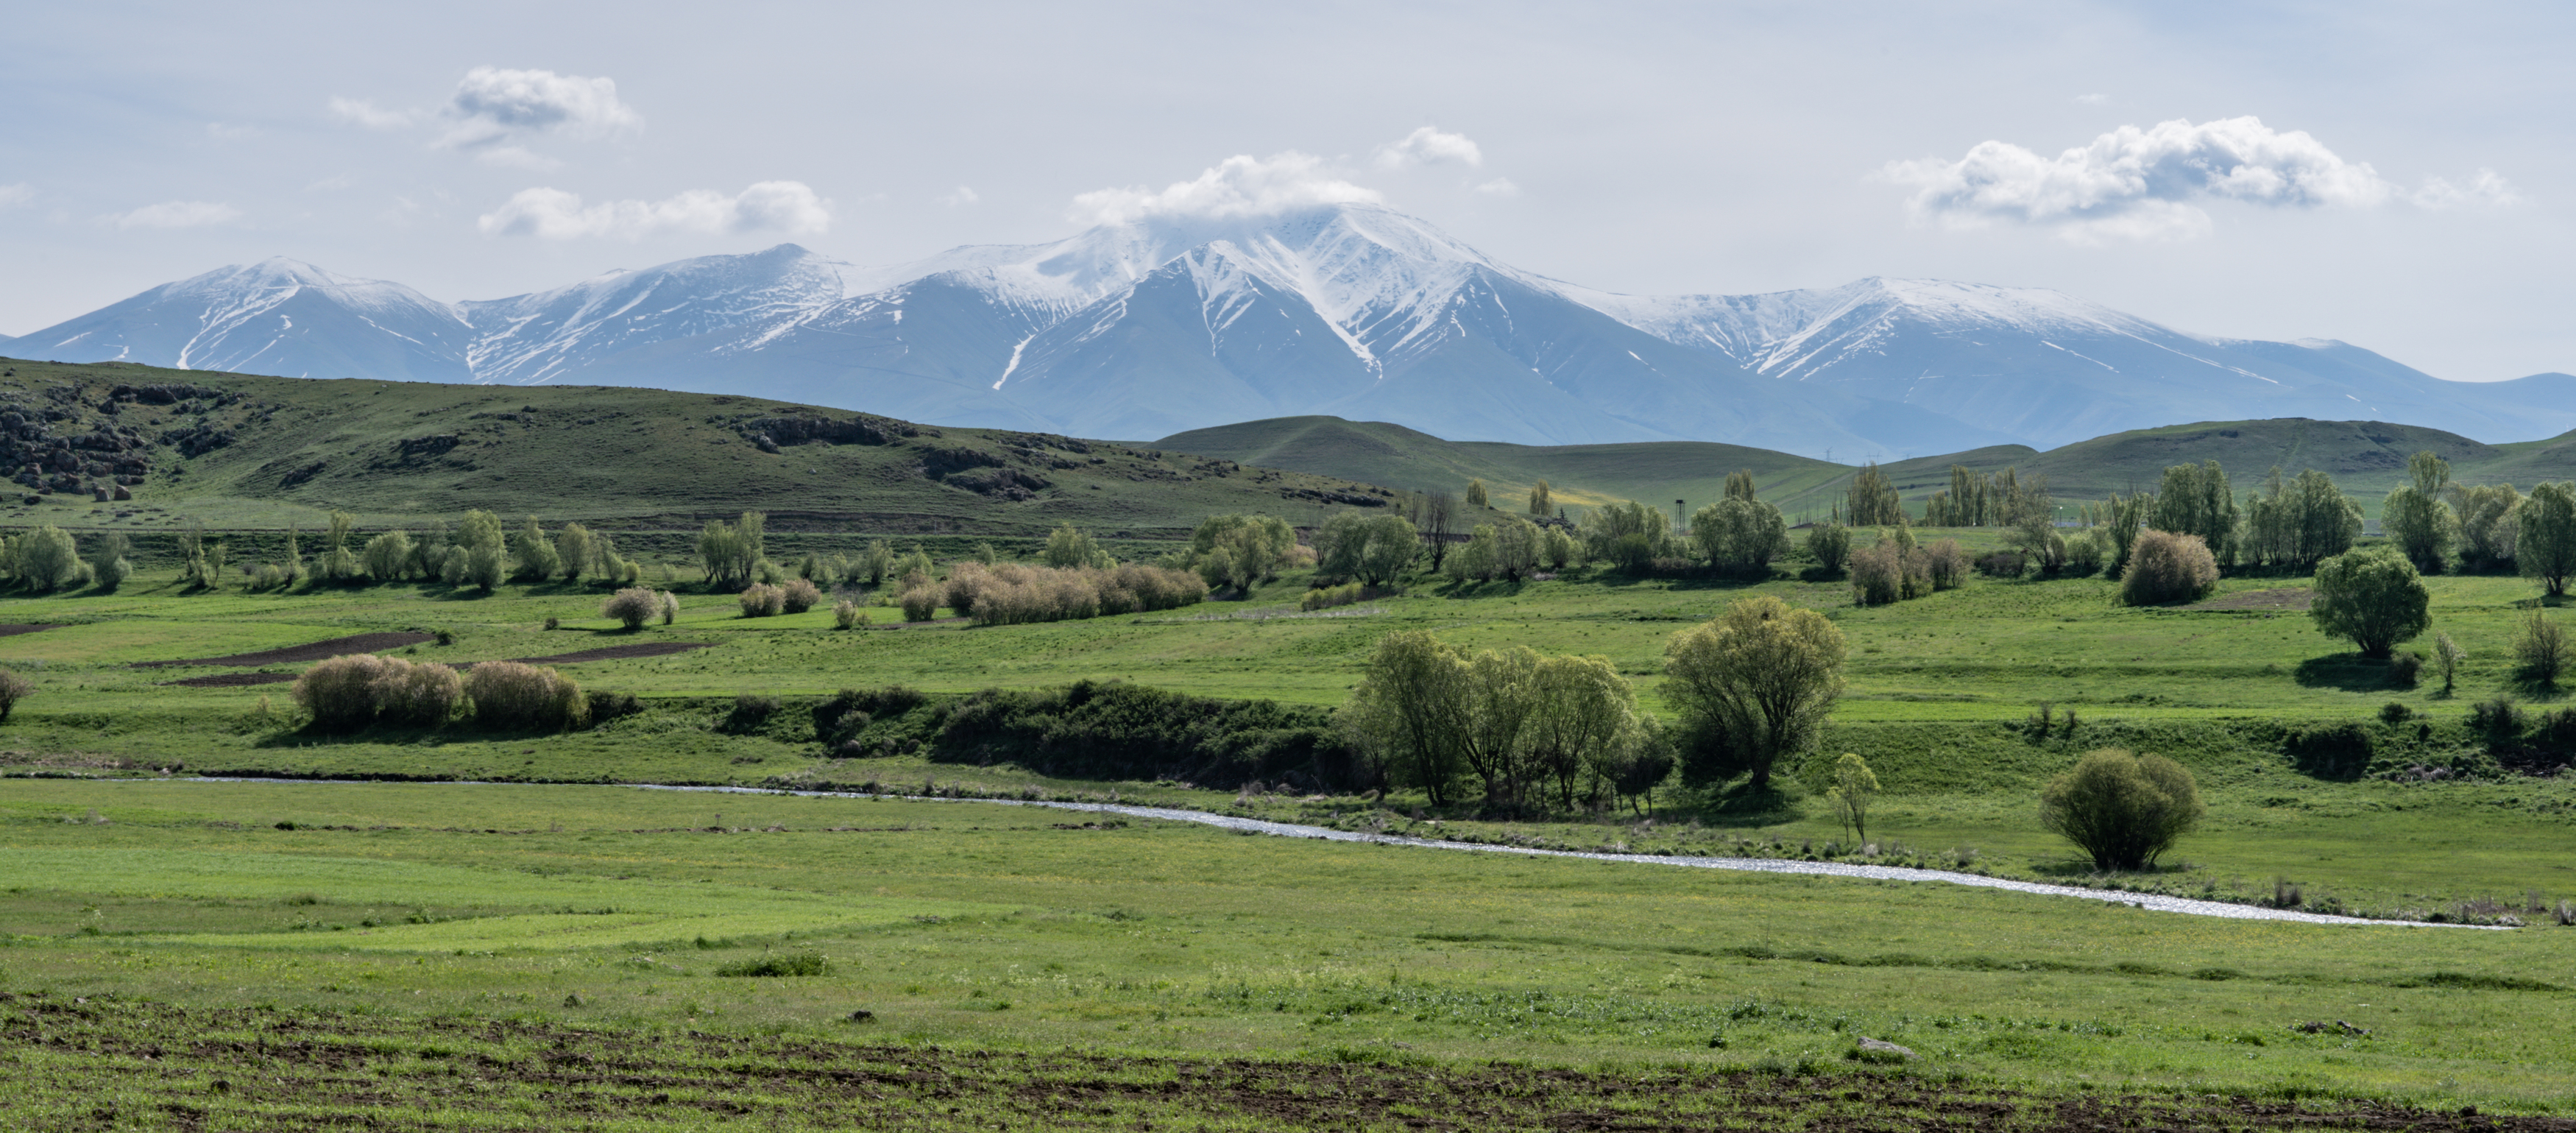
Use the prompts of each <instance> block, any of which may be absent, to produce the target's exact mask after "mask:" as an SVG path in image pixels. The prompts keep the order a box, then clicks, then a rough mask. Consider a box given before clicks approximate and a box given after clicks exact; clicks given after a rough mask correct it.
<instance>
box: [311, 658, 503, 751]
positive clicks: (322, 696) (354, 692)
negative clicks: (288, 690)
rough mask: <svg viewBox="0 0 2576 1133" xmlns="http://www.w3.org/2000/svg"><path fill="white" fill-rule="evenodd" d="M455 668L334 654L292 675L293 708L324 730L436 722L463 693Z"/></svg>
mask: <svg viewBox="0 0 2576 1133" xmlns="http://www.w3.org/2000/svg"><path fill="white" fill-rule="evenodd" d="M464 690H465V686H464V682H463V681H462V680H460V679H458V677H457V675H456V670H454V669H451V668H448V667H447V666H445V665H441V664H438V663H436V662H434V661H433V662H425V663H421V664H414V663H412V662H410V661H406V660H403V659H402V658H400V657H379V656H377V655H375V654H373V653H353V654H350V655H348V656H345V657H333V658H331V659H330V660H327V661H324V662H322V663H320V664H318V665H315V666H313V667H312V668H310V669H306V670H305V671H304V674H303V675H302V676H299V677H297V678H296V679H295V688H294V692H293V695H294V698H295V703H296V705H297V706H298V707H300V708H302V709H304V711H305V712H307V713H309V714H311V715H312V717H313V727H314V728H315V729H317V730H320V731H325V732H352V731H357V730H358V729H361V728H364V727H366V726H367V725H369V724H373V723H376V722H377V721H380V720H381V721H383V722H385V723H389V724H409V725H414V726H418V727H436V726H438V725H440V724H443V723H445V722H446V721H447V718H448V716H449V715H450V714H452V713H454V712H455V710H456V705H457V702H458V701H459V700H461V699H463V697H464Z"/></svg>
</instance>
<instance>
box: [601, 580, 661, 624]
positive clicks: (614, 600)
mask: <svg viewBox="0 0 2576 1133" xmlns="http://www.w3.org/2000/svg"><path fill="white" fill-rule="evenodd" d="M661 610H662V596H661V595H659V594H655V593H653V592H652V591H650V590H647V589H644V588H643V587H640V586H637V587H629V588H627V589H624V590H620V591H618V592H617V593H615V594H611V595H609V596H608V600H607V601H605V602H602V603H600V604H599V616H600V617H603V618H615V619H617V620H618V621H620V622H623V623H625V624H626V628H628V629H642V628H644V623H646V622H649V621H652V620H653V615H655V614H657V613H660V612H661Z"/></svg>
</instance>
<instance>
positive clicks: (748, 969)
mask: <svg viewBox="0 0 2576 1133" xmlns="http://www.w3.org/2000/svg"><path fill="white" fill-rule="evenodd" d="M831 971H832V964H831V962H830V961H828V960H825V959H824V958H823V954H822V953H820V952H791V953H788V954H787V955H784V956H762V957H760V958H758V959H755V960H738V961H735V962H734V963H731V964H726V965H724V966H722V967H719V968H717V969H716V974H717V975H719V976H736V977H739V976H765V977H770V978H778V977H783V976H822V975H829V974H831Z"/></svg>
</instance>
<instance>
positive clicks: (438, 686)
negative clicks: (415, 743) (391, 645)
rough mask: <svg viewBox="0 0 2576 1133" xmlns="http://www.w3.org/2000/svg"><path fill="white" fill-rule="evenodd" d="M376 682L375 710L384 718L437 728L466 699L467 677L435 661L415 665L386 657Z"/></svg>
mask: <svg viewBox="0 0 2576 1133" xmlns="http://www.w3.org/2000/svg"><path fill="white" fill-rule="evenodd" d="M384 661H385V671H384V673H383V675H382V676H380V677H378V678H377V682H376V712H377V714H378V715H379V716H380V717H382V718H383V719H385V720H389V721H391V722H393V723H397V724H411V725H414V726H417V727H423V728H435V727H437V726H439V725H441V724H444V723H446V722H447V718H448V717H449V716H451V715H453V714H454V713H455V712H456V706H457V705H458V704H459V703H461V702H462V701H463V700H464V699H465V678H463V677H461V676H459V675H457V672H456V670H454V669H451V668H449V667H447V666H445V665H441V664H439V663H437V662H435V661H426V662H422V663H420V664H413V663H411V662H409V661H405V660H403V659H402V658H400V657H387V658H385V659H384Z"/></svg>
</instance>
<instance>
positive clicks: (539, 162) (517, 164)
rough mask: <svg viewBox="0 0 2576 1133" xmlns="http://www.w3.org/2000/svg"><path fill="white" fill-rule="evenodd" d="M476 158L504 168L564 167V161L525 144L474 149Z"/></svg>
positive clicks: (540, 168)
mask: <svg viewBox="0 0 2576 1133" xmlns="http://www.w3.org/2000/svg"><path fill="white" fill-rule="evenodd" d="M474 160H476V161H479V162H482V163H483V164H485V165H493V166H499V167H501V168H503V169H529V170H534V171H536V172H540V173H543V172H548V171H550V170H555V169H561V168H563V163H562V162H560V161H556V160H555V159H553V158H551V157H547V156H546V155H544V154H541V153H537V152H535V151H533V150H530V149H528V148H526V147H524V146H492V147H490V148H488V149H480V150H476V151H474Z"/></svg>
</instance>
